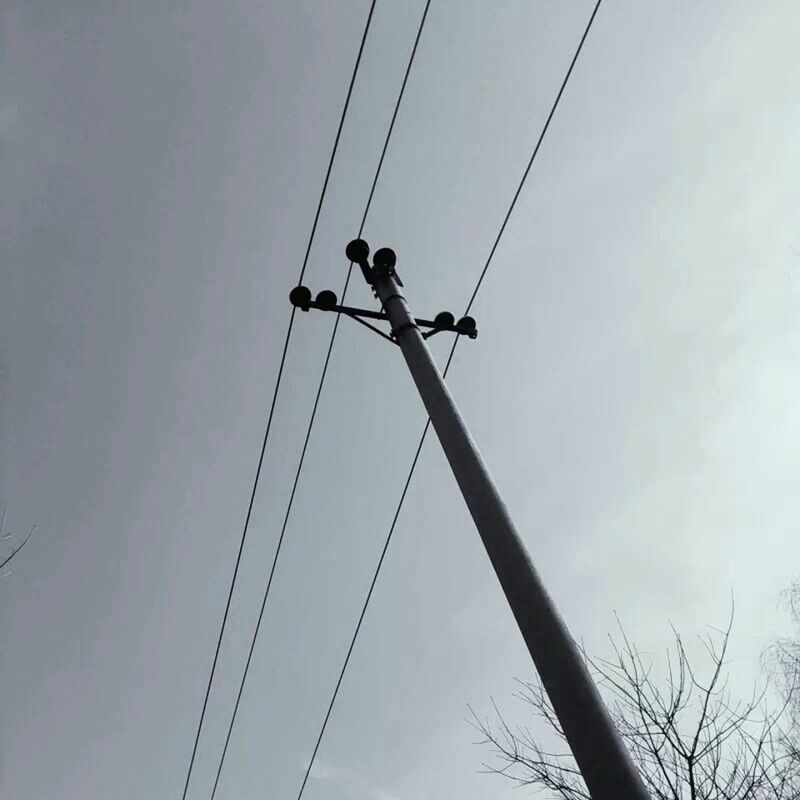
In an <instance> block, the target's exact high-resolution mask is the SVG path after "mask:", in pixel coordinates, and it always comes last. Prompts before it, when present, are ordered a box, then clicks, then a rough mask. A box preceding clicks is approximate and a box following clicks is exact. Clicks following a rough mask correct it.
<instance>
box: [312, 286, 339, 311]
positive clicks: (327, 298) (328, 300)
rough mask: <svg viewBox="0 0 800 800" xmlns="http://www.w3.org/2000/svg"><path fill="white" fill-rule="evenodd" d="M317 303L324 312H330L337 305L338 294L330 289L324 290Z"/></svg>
mask: <svg viewBox="0 0 800 800" xmlns="http://www.w3.org/2000/svg"><path fill="white" fill-rule="evenodd" d="M315 302H316V304H317V305H318V306H319V308H321V309H322V310H323V311H330V310H331V309H332V308H333V307H334V306H335V305H336V293H335V292H332V291H331V290H330V289H323V290H322V291H321V292H320V293H319V294H318V295H317V299H316V301H315Z"/></svg>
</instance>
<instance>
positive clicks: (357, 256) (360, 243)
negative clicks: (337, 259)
mask: <svg viewBox="0 0 800 800" xmlns="http://www.w3.org/2000/svg"><path fill="white" fill-rule="evenodd" d="M344 254H345V255H346V256H347V258H348V260H350V261H352V262H353V263H354V264H363V263H364V262H365V261H366V260H367V258H369V245H368V244H367V243H366V242H365V241H364V240H363V239H353V241H352V242H350V243H349V244H348V245H347V247H346V248H345V250H344Z"/></svg>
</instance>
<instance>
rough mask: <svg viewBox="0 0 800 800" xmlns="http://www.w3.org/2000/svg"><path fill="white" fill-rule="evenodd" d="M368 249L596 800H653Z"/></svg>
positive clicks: (372, 271) (376, 284)
mask: <svg viewBox="0 0 800 800" xmlns="http://www.w3.org/2000/svg"><path fill="white" fill-rule="evenodd" d="M368 253H369V248H368V246H367V245H366V242H361V241H360V240H356V241H355V242H351V244H350V245H349V246H348V253H347V255H348V257H349V258H351V259H352V260H354V261H356V263H359V264H360V266H361V267H362V271H364V274H365V277H367V280H368V281H370V283H371V284H372V286H373V288H374V290H375V293H376V294H377V296H378V298H379V299H380V301H381V303H382V305H383V309H384V311H385V313H386V316H387V317H388V319H389V322H390V323H391V327H392V334H393V337H394V339H395V340H396V341H397V343H398V344H399V345H400V349H401V350H402V351H403V356H404V357H405V360H406V364H407V365H408V368H409V370H410V372H411V375H412V377H413V379H414V383H415V384H416V386H417V389H418V391H419V394H420V396H421V398H422V402H423V403H424V405H425V408H426V409H427V411H428V414H429V416H430V419H431V423H432V425H433V428H434V430H435V431H436V435H437V436H438V437H439V441H440V442H441V444H442V447H443V448H444V452H445V454H446V456H447V460H448V461H449V462H450V467H451V468H452V470H453V474H454V475H455V478H456V481H457V482H458V486H459V488H460V489H461V493H462V494H463V496H464V500H465V501H466V503H467V506H468V507H469V511H470V514H471V515H472V519H473V520H474V521H475V525H476V527H477V528H478V532H479V534H480V536H481V539H482V540H483V544H484V546H485V547H486V552H487V554H488V555H489V559H490V560H491V562H492V566H493V567H494V570H495V572H496V574H497V577H498V579H499V580H500V584H501V586H502V587H503V591H504V592H505V595H506V598H507V600H508V603H509V605H510V606H511V610H512V611H513V613H514V616H515V617H516V620H517V625H518V626H519V629H520V631H521V632H522V636H523V638H524V639H525V643H526V645H527V646H528V651H529V652H530V654H531V658H532V659H533V663H534V664H535V666H536V669H537V671H538V673H539V676H540V677H541V679H542V683H543V685H544V687H545V690H546V691H547V695H548V697H549V698H550V701H551V702H552V704H553V709H554V710H555V713H556V715H557V717H558V720H559V722H560V723H561V725H562V727H563V730H564V734H565V736H566V738H567V742H568V743H569V746H570V748H571V750H572V753H573V755H574V756H575V760H576V761H577V763H578V767H579V768H580V771H581V774H582V775H583V778H584V781H585V782H586V786H587V788H588V789H589V792H590V794H591V796H592V798H593V800H649V794H648V792H647V790H646V789H645V786H644V783H643V782H642V779H641V777H640V775H639V774H638V772H637V770H636V768H635V767H634V765H633V762H632V761H631V759H630V755H629V754H628V752H627V750H626V749H625V746H624V744H623V743H622V740H621V739H620V737H619V734H618V733H617V730H616V728H615V726H614V724H613V722H612V721H611V718H610V716H609V714H608V711H607V710H606V708H605V705H604V704H603V701H602V699H601V698H600V695H599V693H598V691H597V688H596V687H595V685H594V682H593V681H592V678H591V676H590V675H589V672H588V670H587V668H586V665H585V663H584V660H583V658H582V656H581V654H580V652H579V650H578V648H577V646H576V644H575V642H574V640H573V639H572V637H571V636H570V634H569V631H568V630H567V627H566V625H565V624H564V621H563V620H562V619H561V617H560V615H559V613H558V611H557V609H556V607H555V605H554V604H553V601H552V600H551V599H550V596H549V595H548V593H547V590H546V589H545V587H544V585H543V583H542V580H541V578H540V577H539V575H538V573H537V571H536V568H535V567H534V565H533V562H532V561H531V557H530V555H529V554H528V551H527V549H526V547H525V545H524V544H523V542H522V539H521V538H520V536H519V534H518V533H517V531H516V528H515V527H514V523H513V521H512V519H511V515H510V514H509V512H508V509H507V508H506V506H505V504H504V503H503V500H502V498H501V497H500V494H499V492H498V491H497V487H496V486H495V484H494V481H493V480H492V478H491V476H490V474H489V471H488V470H487V468H486V465H485V464H484V463H483V460H482V459H481V456H480V453H479V452H478V448H477V447H476V445H475V443H474V442H473V441H472V438H471V436H470V434H469V431H468V430H467V427H466V425H465V424H464V422H463V420H462V419H461V415H460V413H459V411H458V408H457V407H456V404H455V402H454V401H453V398H452V396H451V395H450V392H449V391H448V389H447V386H446V385H445V382H444V379H443V378H442V375H441V373H440V372H439V369H438V368H437V366H436V363H435V362H434V360H433V357H432V356H431V353H430V351H429V349H428V346H427V344H426V342H425V339H424V338H423V336H422V334H421V332H420V329H419V327H418V325H417V324H416V322H415V320H414V317H413V316H412V315H411V312H410V311H409V309H408V305H407V303H406V300H405V297H404V296H403V293H402V291H401V289H400V286H399V285H398V279H397V278H396V275H395V273H394V264H395V256H394V253H393V252H392V251H391V250H389V249H388V248H383V249H382V250H379V251H377V252H376V253H375V257H374V263H375V266H374V267H373V268H370V267H369V264H368V263H366V264H365V262H366V258H367V255H368ZM353 256H355V258H353ZM365 266H366V269H365Z"/></svg>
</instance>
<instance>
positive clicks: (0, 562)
mask: <svg viewBox="0 0 800 800" xmlns="http://www.w3.org/2000/svg"><path fill="white" fill-rule="evenodd" d="M5 524H6V510H5V509H3V519H2V521H0V540H6V539H10V538H11V534H10V533H8V534H4V533H3V528H4V527H5ZM35 530H36V526H35V525H34V526H33V527H31V529H30V530H29V531H28V535H27V536H26V537H25V538H24V539H23V540H22V541H21V542H20V543H19V544H18V545H17V546H16V547H12V548H11V552H10V553H9V554H8V555H7V556H0V569H3V567H5V566H6V565H7V564H9V563H10V562H11V559H12V558H14V556H15V555H17V553H19V552H20V550H22V548H23V547H25V545H26V544H28V542H29V541H30V539H31V536H33V534H34V531H35Z"/></svg>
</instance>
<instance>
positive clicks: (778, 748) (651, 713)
mask: <svg viewBox="0 0 800 800" xmlns="http://www.w3.org/2000/svg"><path fill="white" fill-rule="evenodd" d="M732 621H733V615H732V614H731V618H730V620H729V623H728V626H727V628H726V629H725V630H717V629H710V632H709V633H708V634H706V635H705V636H702V637H700V641H701V642H702V644H703V647H704V651H705V656H706V657H707V660H708V662H709V669H708V670H707V672H708V677H707V678H706V679H705V680H704V679H702V678H701V677H700V675H699V674H698V672H697V670H696V668H695V667H694V666H693V665H692V663H691V662H690V658H689V656H688V655H687V652H686V649H685V647H684V643H683V641H682V639H681V637H680V635H679V633H678V632H677V631H676V630H675V629H674V628H673V629H672V632H673V636H674V642H673V646H672V648H668V649H667V653H666V659H665V668H666V669H665V677H664V678H663V679H662V680H658V679H657V678H656V677H655V675H654V665H653V663H652V661H651V660H650V659H649V658H646V657H644V656H643V655H642V654H641V653H640V652H639V650H638V649H637V648H636V646H635V645H633V644H632V643H631V642H630V640H629V639H628V637H627V635H626V634H625V631H624V630H623V629H622V626H620V633H619V636H618V639H616V640H615V639H614V637H609V638H610V639H611V646H612V650H613V657H612V658H610V659H603V658H590V657H588V656H587V655H586V654H585V653H584V657H585V658H586V660H587V663H588V664H589V666H590V668H591V669H592V671H593V673H594V674H595V677H596V680H597V682H598V685H599V686H600V687H601V691H603V693H604V694H605V695H606V696H607V699H608V700H609V701H610V702H609V707H610V710H611V713H612V715H613V717H614V720H615V722H616V724H617V727H618V730H619V732H620V735H621V736H622V738H623V740H624V741H625V743H626V745H627V747H628V749H629V751H630V753H631V756H632V758H633V760H634V762H635V763H636V765H637V766H638V768H639V770H640V771H641V774H642V777H643V779H644V781H645V783H646V785H647V787H648V788H649V790H650V792H651V795H652V797H653V798H654V800H797V798H800V764H798V763H797V762H793V761H792V759H791V758H790V756H789V754H787V752H786V749H785V747H784V742H785V739H784V730H783V728H782V727H781V726H782V724H783V719H784V717H785V714H784V711H785V708H784V707H781V708H780V709H778V710H777V711H775V712H772V713H770V712H768V711H767V710H766V707H765V704H764V694H765V692H764V691H761V692H759V691H754V692H753V694H752V696H750V697H749V698H748V699H747V700H743V701H742V700H740V701H736V700H734V699H733V698H732V695H731V691H730V689H729V687H728V674H727V671H726V661H725V658H726V653H727V650H728V643H729V640H730V633H731V625H732ZM661 684H663V687H662V685H661ZM517 697H518V698H519V699H520V700H522V701H523V702H524V703H526V704H527V705H528V706H529V707H530V709H531V710H532V712H533V715H534V717H535V718H536V719H538V720H539V721H540V723H541V722H543V723H544V730H545V731H546V732H547V733H546V736H547V737H549V738H550V739H552V741H553V746H547V745H546V744H545V741H546V737H542V736H537V735H534V734H533V733H532V732H531V730H530V728H528V727H512V725H510V724H508V723H507V722H506V720H505V719H504V717H503V716H502V714H501V713H500V711H499V710H498V708H497V706H496V705H494V709H495V715H496V720H495V722H494V723H490V722H489V721H488V720H481V719H479V718H478V717H477V716H476V715H475V714H474V712H473V724H474V726H475V727H476V729H477V730H478V731H479V732H480V734H481V737H482V739H481V742H480V743H481V744H484V745H488V746H490V747H491V748H492V751H493V754H494V756H495V763H494V764H492V765H488V764H485V765H484V766H485V767H486V768H487V769H488V770H489V771H490V772H493V773H497V774H499V775H503V776H505V777H507V778H510V779H512V780H514V781H516V782H517V783H518V784H519V785H520V786H530V787H533V788H535V789H536V790H537V791H547V792H549V796H550V797H551V798H558V800H590V795H589V792H588V791H587V789H586V785H585V783H584V782H583V780H582V778H581V775H580V772H579V771H578V768H577V766H576V764H575V761H574V759H573V758H572V755H571V754H570V753H569V750H568V748H567V747H566V738H565V736H564V732H563V730H562V729H561V726H560V724H559V722H558V720H557V718H556V716H555V714H554V712H553V708H552V706H551V704H550V701H549V700H548V698H547V695H546V693H545V691H544V689H543V687H542V685H541V684H540V683H538V682H537V683H525V682H520V691H519V692H518V694H517Z"/></svg>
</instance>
